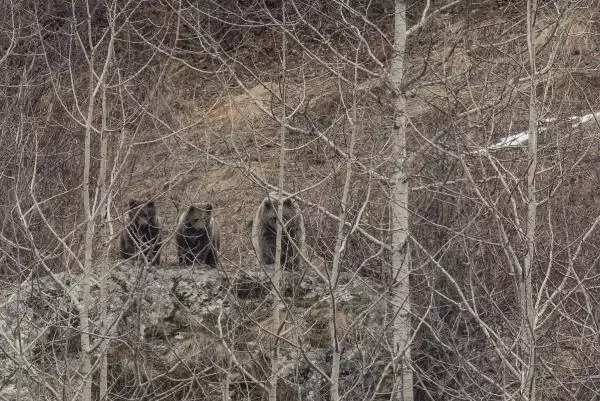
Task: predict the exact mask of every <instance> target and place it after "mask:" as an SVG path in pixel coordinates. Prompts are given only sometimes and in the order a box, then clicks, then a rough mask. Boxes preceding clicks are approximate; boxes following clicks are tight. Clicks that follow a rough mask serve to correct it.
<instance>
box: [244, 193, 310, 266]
mask: <svg viewBox="0 0 600 401" xmlns="http://www.w3.org/2000/svg"><path fill="white" fill-rule="evenodd" d="M281 201H283V218H282V222H283V226H282V232H281V234H282V236H281V266H282V268H284V269H287V270H296V269H298V268H299V267H300V263H301V261H302V257H301V255H300V252H302V253H303V252H304V217H302V212H301V210H300V207H299V206H298V204H297V203H296V201H295V200H294V199H292V198H283V199H279V197H278V194H277V193H276V192H271V193H270V194H269V195H268V196H267V197H266V198H265V199H264V200H263V201H262V203H261V204H260V206H259V207H258V210H257V211H256V216H255V217H254V222H253V224H252V245H253V246H254V249H255V250H256V253H257V255H258V260H259V262H260V264H261V265H268V264H273V263H275V250H276V246H277V208H278V207H279V204H280V202H281ZM294 244H295V246H294ZM299 251H300V252H299Z"/></svg>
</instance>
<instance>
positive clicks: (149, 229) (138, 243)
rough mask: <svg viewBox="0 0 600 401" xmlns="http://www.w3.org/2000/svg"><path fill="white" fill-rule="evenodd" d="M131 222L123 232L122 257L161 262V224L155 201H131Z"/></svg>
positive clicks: (146, 261)
mask: <svg viewBox="0 0 600 401" xmlns="http://www.w3.org/2000/svg"><path fill="white" fill-rule="evenodd" d="M128 215H129V222H128V223H127V226H126V227H125V230H123V232H122V233H121V241H120V242H121V252H120V256H121V258H122V259H134V260H139V261H142V262H144V263H150V264H152V265H158V264H160V248H161V245H162V241H161V233H160V224H159V222H158V217H157V216H156V207H155V206H154V202H153V201H146V202H140V201H137V200H133V199H131V200H130V201H129V212H128Z"/></svg>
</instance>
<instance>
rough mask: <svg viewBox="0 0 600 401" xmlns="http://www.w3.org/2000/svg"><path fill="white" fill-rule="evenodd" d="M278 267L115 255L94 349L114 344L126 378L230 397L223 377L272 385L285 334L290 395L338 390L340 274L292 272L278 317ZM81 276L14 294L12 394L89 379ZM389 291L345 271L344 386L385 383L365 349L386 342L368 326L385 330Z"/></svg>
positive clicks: (5, 374)
mask: <svg viewBox="0 0 600 401" xmlns="http://www.w3.org/2000/svg"><path fill="white" fill-rule="evenodd" d="M271 275H272V267H270V266H267V267H266V269H265V270H263V271H259V270H258V269H256V270H255V271H251V272H243V271H239V270H238V271H223V270H220V269H211V268H208V267H207V266H193V267H190V268H180V267H169V266H166V267H164V266H163V267H149V266H146V267H143V266H133V265H131V264H127V263H126V264H118V265H115V266H113V267H111V269H110V271H109V273H108V275H106V276H105V278H104V284H105V288H106V302H107V303H106V305H107V314H106V318H105V319H104V323H103V322H102V321H101V310H100V309H101V308H100V303H99V301H100V291H99V288H100V287H99V284H100V280H101V277H98V276H95V277H94V281H93V283H94V284H93V286H92V298H93V302H92V308H91V311H90V319H91V328H92V330H93V334H94V335H93V336H92V346H93V347H94V352H93V354H92V359H93V360H96V358H97V356H98V355H99V350H100V349H102V347H105V346H107V347H108V358H109V375H110V376H111V377H118V378H119V379H118V380H122V381H130V382H132V383H137V384H136V385H138V386H139V385H140V384H139V383H145V385H148V383H150V384H152V385H155V386H159V387H160V386H163V388H169V386H174V385H175V384H176V383H178V382H181V381H182V380H183V381H185V380H188V379H190V378H193V380H194V384H193V385H190V388H193V389H194V391H196V390H197V391H199V392H201V393H202V394H212V395H214V397H215V398H217V399H220V397H222V395H220V394H222V392H223V391H224V388H223V386H228V389H227V390H228V391H230V395H231V397H232V399H236V398H241V397H243V394H242V393H241V387H240V386H236V385H235V384H232V383H240V382H245V383H249V384H247V385H244V386H243V387H244V392H245V393H246V394H247V393H248V392H255V393H257V394H260V393H261V392H263V390H261V388H260V387H261V385H260V383H264V381H265V380H266V379H267V375H268V371H269V366H270V362H269V355H270V353H269V350H270V347H271V346H272V345H273V343H274V339H275V338H276V337H275V336H274V334H275V333H276V334H277V335H278V336H279V338H280V341H279V347H280V350H281V372H280V373H281V377H282V380H281V384H280V387H281V388H280V391H281V393H282V396H285V397H287V398H285V399H290V400H292V399H296V398H298V397H299V396H301V397H302V399H315V400H323V399H326V396H327V394H328V389H327V379H326V378H325V377H324V376H323V373H326V374H328V373H329V371H330V369H331V367H330V363H331V360H330V359H331V358H330V351H329V350H330V334H329V321H330V319H331V314H330V307H329V297H330V292H329V287H328V284H327V283H326V282H325V281H324V280H323V279H322V277H320V276H319V275H318V274H315V273H314V272H311V271H305V272H284V274H283V283H282V295H283V297H284V308H283V309H282V310H281V313H280V314H281V321H282V325H281V327H274V326H273V323H272V319H271V314H272V305H273V303H272V301H273V294H272V291H271V288H272V287H271V279H270V277H271ZM79 279H80V277H75V276H71V277H69V276H67V275H65V274H57V275H54V276H45V277H42V278H32V279H30V280H28V281H27V282H24V283H22V284H21V285H19V286H18V288H17V289H12V290H10V291H5V292H3V294H2V298H1V299H3V302H2V303H1V304H0V308H1V309H0V316H2V319H0V329H1V330H2V337H1V338H0V347H2V350H3V351H4V353H3V356H0V372H1V373H0V380H1V381H2V382H4V383H5V385H4V386H3V387H2V389H0V395H1V396H4V397H5V398H7V399H16V398H18V397H20V399H39V398H40V397H43V396H46V397H50V398H52V397H53V396H54V397H55V396H56V395H57V394H64V393H65V392H66V393H67V394H70V395H73V394H74V393H75V392H76V391H77V387H78V386H79V385H80V384H81V377H79V375H78V369H79V358H80V354H81V353H80V342H79V341H80V340H79V336H80V333H79V316H78V315H79V314H78V310H79V307H80V303H81V287H80V282H79ZM380 290H381V289H380V288H376V286H374V285H373V283H366V282H364V279H359V278H357V277H354V276H351V275H342V277H341V279H340V286H339V290H338V291H337V292H336V302H337V304H338V313H337V315H336V317H335V319H336V323H337V327H338V330H339V336H338V338H339V339H341V343H342V347H343V349H344V354H345V355H344V358H343V360H344V362H343V364H342V370H341V371H342V378H341V379H342V382H341V385H342V388H344V387H347V388H351V387H352V386H354V387H356V383H357V380H358V379H360V381H362V382H365V381H366V380H369V381H370V383H366V382H365V383H362V382H361V385H363V384H364V386H366V387H369V386H373V385H375V384H376V383H375V380H374V378H373V377H374V376H371V375H372V373H373V372H374V371H381V369H383V366H375V367H373V366H371V367H370V370H369V374H366V372H361V369H362V365H363V364H362V362H361V360H360V359H361V358H363V356H361V354H362V353H363V352H365V350H367V349H369V348H370V347H371V346H372V342H374V341H373V339H371V340H369V341H366V342H365V341H364V339H363V340H359V338H360V337H364V332H365V330H366V328H367V327H368V328H370V329H369V331H372V332H375V333H377V336H380V335H382V334H383V330H382V329H381V327H383V326H382V325H383V316H384V311H385V306H384V303H383V299H382V297H381V296H380V295H378V293H379V294H381V292H380ZM106 338H109V339H110V341H108V342H107V341H105V340H104V339H106ZM373 348H375V347H373ZM379 348H381V347H379ZM377 352H381V351H380V350H379V351H377ZM380 360H384V358H383V356H382V358H381V359H380ZM57 366H60V369H59V368H57ZM199 372H200V373H199ZM30 376H32V377H35V379H30ZM95 376H97V375H95ZM32 380H33V382H32ZM190 380H191V379H190ZM94 382H95V383H96V382H97V379H96V378H94ZM24 383H29V384H27V385H24ZM226 383H229V384H226ZM30 384H31V385H30ZM359 387H360V386H359ZM236 394H238V395H236ZM212 395H211V396H206V398H204V399H212V398H211V397H212ZM282 399H283V398H282Z"/></svg>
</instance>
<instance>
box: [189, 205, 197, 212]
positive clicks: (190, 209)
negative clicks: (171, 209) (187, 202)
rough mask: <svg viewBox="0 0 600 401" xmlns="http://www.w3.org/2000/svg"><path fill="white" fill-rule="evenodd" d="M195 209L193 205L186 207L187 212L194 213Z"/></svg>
mask: <svg viewBox="0 0 600 401" xmlns="http://www.w3.org/2000/svg"><path fill="white" fill-rule="evenodd" d="M195 211H196V206H194V205H192V206H190V207H188V209H187V212H188V213H194V212H195Z"/></svg>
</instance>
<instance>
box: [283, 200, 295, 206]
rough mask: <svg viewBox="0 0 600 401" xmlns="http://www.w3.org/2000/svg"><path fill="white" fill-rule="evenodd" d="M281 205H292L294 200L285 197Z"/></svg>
mask: <svg viewBox="0 0 600 401" xmlns="http://www.w3.org/2000/svg"><path fill="white" fill-rule="evenodd" d="M283 206H287V207H292V206H294V200H293V199H292V198H285V200H284V201H283Z"/></svg>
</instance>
